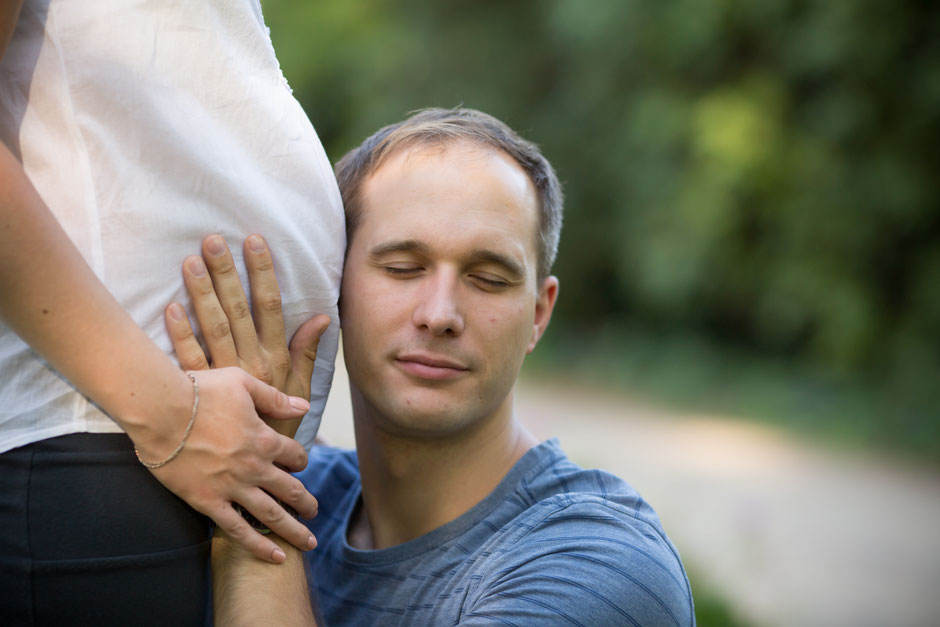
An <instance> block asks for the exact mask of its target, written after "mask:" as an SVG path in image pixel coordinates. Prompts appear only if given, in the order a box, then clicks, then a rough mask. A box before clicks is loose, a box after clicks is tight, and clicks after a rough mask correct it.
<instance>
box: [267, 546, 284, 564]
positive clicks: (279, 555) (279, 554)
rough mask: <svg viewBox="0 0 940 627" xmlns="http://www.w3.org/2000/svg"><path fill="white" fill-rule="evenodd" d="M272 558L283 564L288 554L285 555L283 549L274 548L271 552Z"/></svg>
mask: <svg viewBox="0 0 940 627" xmlns="http://www.w3.org/2000/svg"><path fill="white" fill-rule="evenodd" d="M271 559H273V560H274V562H275V563H276V564H282V563H284V560H286V559H287V556H286V555H284V551H282V550H281V549H274V551H272V552H271Z"/></svg>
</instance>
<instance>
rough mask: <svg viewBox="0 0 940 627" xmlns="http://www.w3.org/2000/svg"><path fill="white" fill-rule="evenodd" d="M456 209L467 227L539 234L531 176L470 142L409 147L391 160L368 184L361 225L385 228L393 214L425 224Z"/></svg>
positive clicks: (498, 153) (496, 152)
mask: <svg viewBox="0 0 940 627" xmlns="http://www.w3.org/2000/svg"><path fill="white" fill-rule="evenodd" d="M453 204H459V205H460V206H461V208H462V209H463V210H464V211H463V212H462V213H461V214H460V215H458V216H451V217H452V218H457V219H458V220H459V221H460V222H462V226H463V227H464V228H466V227H480V226H484V227H485V226H487V224H488V223H489V226H492V227H493V228H503V227H505V225H506V223H507V222H517V223H520V225H522V226H523V228H524V229H525V230H526V231H528V230H531V231H532V233H533V236H536V235H537V231H538V200H537V193H536V191H535V186H534V185H533V183H532V182H531V180H530V179H529V176H528V175H527V174H526V173H525V171H524V170H523V169H522V168H521V167H520V166H519V164H518V163H517V162H516V161H515V160H514V159H513V158H512V157H511V156H510V155H508V154H506V153H505V152H503V151H501V150H498V149H495V148H492V147H489V146H483V145H479V144H476V143H473V142H470V141H467V140H458V141H455V142H449V143H446V144H441V145H438V144H434V145H423V144H419V145H413V146H406V147H402V148H401V149H399V150H396V151H395V152H394V153H392V154H390V155H387V156H386V157H385V158H384V159H383V161H382V163H381V164H380V165H379V167H378V168H376V170H375V171H374V172H373V173H372V174H371V175H369V176H368V177H367V178H366V179H365V181H364V182H363V186H362V196H361V202H360V213H361V215H360V216H359V220H358V221H359V222H360V223H362V222H364V221H366V220H369V218H370V217H371V218H376V219H377V220H378V222H377V223H376V224H375V225H374V226H375V227H377V228H384V227H385V224H384V222H385V218H387V217H388V215H389V213H391V212H395V213H396V214H397V215H396V217H397V218H399V219H401V218H402V217H410V218H411V219H412V220H413V221H421V220H422V219H425V218H427V219H433V218H434V217H435V215H436V214H438V213H439V212H440V211H441V210H442V209H443V208H444V207H447V206H450V205H453ZM376 208H378V209H380V211H378V212H376V211H373V210H374V209H376ZM487 210H488V211H487ZM460 226H461V225H460V224H454V228H459V227H460ZM533 241H534V240H533Z"/></svg>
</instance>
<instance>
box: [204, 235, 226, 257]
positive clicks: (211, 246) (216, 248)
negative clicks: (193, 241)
mask: <svg viewBox="0 0 940 627" xmlns="http://www.w3.org/2000/svg"><path fill="white" fill-rule="evenodd" d="M206 250H207V251H208V252H209V254H210V255H213V256H215V257H218V256H219V255H221V254H222V253H224V252H225V243H224V242H223V241H222V238H221V237H219V236H218V235H213V236H212V237H210V238H209V239H207V240H206Z"/></svg>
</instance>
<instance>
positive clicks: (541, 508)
mask: <svg viewBox="0 0 940 627" xmlns="http://www.w3.org/2000/svg"><path fill="white" fill-rule="evenodd" d="M543 457H544V459H543V460H542V463H539V464H536V465H534V466H533V467H532V468H531V469H530V471H529V472H528V473H526V474H525V475H524V476H523V477H521V479H520V481H519V484H518V485H519V487H518V490H519V494H520V497H521V498H523V499H525V500H527V501H528V506H527V507H525V508H524V510H523V511H521V512H520V513H519V514H518V515H517V516H516V517H515V519H514V520H513V521H512V522H511V523H510V524H508V525H506V526H505V527H503V528H502V529H501V530H500V531H499V532H498V533H496V534H494V535H493V536H492V538H491V539H490V542H489V543H488V546H485V547H482V548H483V551H482V553H483V554H484V555H486V556H487V557H486V558H485V559H483V560H480V563H479V564H478V568H477V572H476V573H475V575H476V576H478V577H479V579H478V581H479V582H480V585H479V586H477V587H476V588H475V590H474V591H473V594H472V595H471V596H470V597H468V601H469V603H468V605H467V606H466V607H467V610H468V616H475V617H478V618H479V619H480V620H481V622H486V620H487V619H492V618H495V617H504V618H507V617H511V616H513V615H514V612H517V611H518V612H520V613H521V614H520V616H521V615H522V614H524V613H525V612H527V611H530V610H531V608H533V607H536V608H539V609H538V610H536V612H537V613H538V614H539V617H540V618H542V619H545V620H548V621H551V620H558V619H560V618H562V617H565V616H568V617H579V616H580V617H585V616H593V617H596V618H599V619H602V620H603V621H613V622H615V623H622V622H631V621H636V623H639V624H677V625H689V624H693V622H694V618H693V609H692V599H691V593H690V589H689V583H688V579H687V578H686V574H685V571H684V569H683V566H682V562H681V560H680V559H679V555H678V552H677V551H676V549H675V547H674V546H673V544H672V543H671V542H670V540H669V538H668V537H667V536H666V534H665V532H664V531H663V529H662V526H661V524H660V522H659V519H658V517H657V516H656V513H655V512H654V511H653V509H652V508H651V507H650V506H649V505H648V504H647V503H646V502H645V501H644V500H643V499H642V498H641V497H640V495H639V494H638V493H637V492H636V490H634V489H633V488H632V487H631V486H630V485H629V484H627V483H626V482H624V481H623V480H621V479H619V478H618V477H616V476H615V475H612V474H610V473H607V472H604V471H600V470H586V469H583V468H580V467H579V466H577V465H576V464H574V463H572V462H570V461H569V460H568V459H567V458H565V457H564V455H563V454H561V453H560V450H559V451H557V452H556V451H553V454H552V455H546V456H543Z"/></svg>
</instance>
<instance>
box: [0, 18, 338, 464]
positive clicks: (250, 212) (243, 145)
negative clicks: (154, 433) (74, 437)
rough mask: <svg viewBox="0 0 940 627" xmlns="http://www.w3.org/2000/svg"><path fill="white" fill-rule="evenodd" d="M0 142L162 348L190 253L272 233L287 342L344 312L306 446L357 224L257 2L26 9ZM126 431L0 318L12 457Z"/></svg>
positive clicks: (0, 103) (2, 428) (0, 69)
mask: <svg viewBox="0 0 940 627" xmlns="http://www.w3.org/2000/svg"><path fill="white" fill-rule="evenodd" d="M0 140H2V141H4V143H6V145H7V146H8V147H10V149H11V150H12V151H13V153H14V154H15V155H16V156H17V157H18V158H19V159H20V160H21V162H22V163H23V166H24V168H25V170H26V173H27V175H28V176H29V178H30V179H31V180H32V182H33V184H34V185H35V186H36V188H37V189H38V191H39V194H40V195H41V196H42V198H43V200H45V202H46V203H47V204H48V205H49V207H50V208H51V209H52V211H53V212H54V213H55V215H56V216H57V217H58V219H59V221H60V222H61V223H62V226H63V227H64V228H65V230H66V232H67V233H68V234H69V236H70V237H71V238H72V241H73V242H75V245H76V246H77V247H78V249H79V250H80V251H81V253H82V255H84V257H85V259H86V260H87V261H88V263H89V265H90V266H91V268H92V269H93V270H94V272H95V273H96V274H97V275H98V277H99V278H100V279H101V281H102V282H103V283H104V284H105V285H106V286H107V287H108V289H109V290H110V291H111V292H112V293H113V294H114V295H115V297H116V298H117V299H118V301H119V302H120V303H121V304H122V305H123V306H124V307H125V308H126V309H127V311H128V312H129V313H130V315H131V316H132V317H133V318H134V320H136V321H137V323H138V324H139V325H140V326H141V328H143V329H144V331H146V332H147V334H148V335H149V336H150V337H151V338H152V339H153V340H154V342H156V343H157V345H158V346H160V347H161V348H163V349H164V350H166V351H167V353H170V352H171V351H172V348H171V344H170V341H169V338H168V336H167V334H166V331H165V329H164V324H163V309H164V307H165V306H166V305H167V304H168V303H170V302H171V301H174V300H177V301H180V302H188V298H187V297H186V294H185V290H184V288H183V282H182V278H181V272H180V266H181V263H182V260H183V259H184V258H185V257H186V256H187V255H190V254H195V253H198V252H199V250H200V242H201V239H202V237H203V236H205V235H207V234H209V233H213V232H218V233H221V234H222V235H223V236H224V237H225V238H226V239H227V240H228V241H229V243H230V245H231V248H232V253H233V254H234V256H235V261H236V263H238V264H240V265H241V263H242V253H241V243H242V240H243V239H244V238H245V237H246V236H247V235H249V234H251V233H254V232H258V233H261V234H262V235H264V236H265V237H266V238H267V240H268V242H269V244H270V245H271V247H272V250H273V252H274V258H275V264H276V266H277V275H278V279H279V280H280V285H281V291H282V296H283V303H284V312H285V322H286V327H287V333H288V335H291V334H293V332H294V331H295V330H296V329H297V327H298V326H299V325H300V324H301V323H302V322H303V321H304V320H306V319H308V318H309V317H310V316H311V315H313V314H317V313H326V314H329V315H330V317H331V318H332V319H333V323H332V324H331V325H330V328H329V330H328V331H327V334H326V335H325V336H324V338H323V339H322V340H321V341H320V346H319V353H318V356H317V364H316V369H315V373H314V380H313V388H312V399H311V407H312V409H311V411H310V413H309V414H308V416H307V418H306V419H305V420H304V423H303V424H302V425H301V428H300V431H299V432H298V434H297V438H298V440H299V441H300V442H301V443H303V444H305V445H308V446H309V444H310V443H311V441H312V439H313V436H314V435H315V433H316V428H317V426H318V424H319V416H320V414H321V413H322V410H323V405H324V403H325V402H326V396H327V393H328V391H329V385H330V381H331V379H332V376H333V361H334V359H335V356H336V347H337V340H338V333H339V321H338V316H337V309H336V303H337V300H338V296H339V281H340V276H341V273H342V263H343V251H344V248H345V243H346V242H345V227H344V222H343V214H342V203H341V200H340V196H339V190H338V189H337V186H336V182H335V179H334V178H333V173H332V169H331V168H330V164H329V161H328V160H327V158H326V155H325V153H324V151H323V148H322V146H321V144H320V141H319V139H318V138H317V135H316V132H315V131H314V130H313V127H312V126H311V125H310V122H309V121H308V120H307V117H306V115H305V114H304V112H303V110H302V109H301V107H300V105H299V104H298V103H297V101H296V100H295V99H294V97H293V96H292V95H291V92H290V88H289V87H288V85H287V83H286V81H285V80H284V78H283V76H282V74H281V70H280V68H279V66H278V62H277V59H276V58H275V56H274V49H273V47H272V45H271V40H270V37H269V34H268V30H267V28H266V27H265V26H264V22H263V20H262V17H261V8H260V5H259V2H258V0H161V1H159V2H143V3H141V2H127V0H36V1H33V0H26V2H25V3H24V6H23V9H22V13H21V16H20V20H19V23H18V25H17V27H16V31H15V33H14V35H13V40H12V42H11V43H10V46H9V48H8V50H7V53H6V55H5V57H4V59H3V61H2V62H0ZM63 271H68V269H67V268H63ZM242 279H243V281H245V274H244V271H243V269H242ZM245 284H246V286H247V282H246V281H245ZM0 297H2V295H0ZM191 319H193V320H195V318H194V317H192V316H191ZM115 431H120V428H119V427H118V426H117V424H116V423H115V422H113V421H112V420H111V419H110V418H109V417H108V416H106V415H105V414H104V413H102V412H101V411H100V410H99V409H98V408H97V407H96V406H94V405H92V404H91V403H90V402H89V401H88V400H86V399H85V398H84V397H83V396H82V395H80V394H79V393H77V392H76V391H75V390H74V389H73V388H72V386H71V385H70V384H69V383H68V382H67V381H65V380H63V378H62V377H61V376H60V375H58V374H57V373H56V372H55V371H53V370H52V368H51V367H50V366H49V365H48V364H47V363H45V362H44V361H43V360H42V359H41V358H40V357H39V356H38V355H37V354H36V353H35V352H33V351H32V350H31V349H30V348H29V347H28V346H27V345H26V344H24V343H23V342H22V341H21V340H20V339H19V338H18V337H17V336H15V335H14V334H13V333H12V331H10V330H9V329H7V328H6V327H4V326H2V325H0V451H4V450H8V449H11V448H14V447H17V446H21V445H24V444H28V443H30V442H34V441H37V440H41V439H45V438H50V437H54V436H58V435H63V434H67V433H76V432H95V433H103V432H115Z"/></svg>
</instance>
